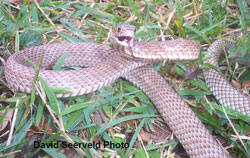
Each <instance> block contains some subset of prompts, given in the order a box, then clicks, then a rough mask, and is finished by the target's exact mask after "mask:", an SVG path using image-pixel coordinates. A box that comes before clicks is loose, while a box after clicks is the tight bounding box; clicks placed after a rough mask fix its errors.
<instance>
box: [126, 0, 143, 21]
mask: <svg viewBox="0 0 250 158" xmlns="http://www.w3.org/2000/svg"><path fill="white" fill-rule="evenodd" d="M128 4H129V6H130V7H131V9H132V11H133V12H134V13H135V15H136V16H137V17H138V18H139V19H140V21H141V22H142V23H144V22H143V19H142V16H141V14H140V12H139V11H138V9H137V6H136V5H135V3H134V2H133V1H131V0H128Z"/></svg>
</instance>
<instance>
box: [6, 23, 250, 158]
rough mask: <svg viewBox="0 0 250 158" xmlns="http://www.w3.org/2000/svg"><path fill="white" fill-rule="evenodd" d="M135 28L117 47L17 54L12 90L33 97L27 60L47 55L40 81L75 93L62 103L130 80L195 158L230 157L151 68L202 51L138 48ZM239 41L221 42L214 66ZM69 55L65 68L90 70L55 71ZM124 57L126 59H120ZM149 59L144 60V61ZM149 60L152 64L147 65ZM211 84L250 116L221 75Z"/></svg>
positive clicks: (175, 43) (119, 36)
mask: <svg viewBox="0 0 250 158" xmlns="http://www.w3.org/2000/svg"><path fill="white" fill-rule="evenodd" d="M134 34H135V27H134V26H131V25H128V24H120V25H119V26H118V27H117V28H116V29H115V30H114V31H113V34H112V41H113V45H114V47H115V48H116V49H118V50H119V51H116V50H114V49H112V48H111V47H109V46H107V45H99V44H93V43H61V44H52V45H42V46H37V47H31V48H27V49H24V50H22V51H19V52H17V53H15V54H13V55H12V56H11V57H10V58H9V59H8V61H7V64H6V68H5V76H6V79H7V82H8V85H9V87H10V88H11V89H13V90H15V91H23V92H27V93H30V92H31V89H32V84H33V79H34V76H35V69H34V68H33V67H31V66H30V64H29V63H28V62H27V61H26V60H25V59H24V56H25V57H27V58H29V59H30V60H31V61H32V62H34V63H35V64H38V63H39V60H40V58H41V56H42V54H43V53H44V59H43V62H42V69H41V70H40V73H39V76H41V77H42V78H43V79H44V80H46V81H47V83H48V85H49V86H50V87H54V88H69V89H71V90H72V93H70V94H57V97H68V96H76V95H82V94H86V93H89V92H91V91H95V90H97V89H100V88H102V87H104V86H105V85H108V84H110V83H112V82H114V81H115V80H116V79H117V78H119V77H120V76H122V77H125V78H126V79H128V80H129V81H131V82H132V83H133V84H135V85H136V86H138V87H139V88H140V89H142V90H143V91H144V92H145V93H146V94H147V95H148V96H149V97H150V98H151V100H152V101H153V103H154V105H155V106H156V108H157V110H158V111H159V112H160V114H161V116H162V118H163V119H164V120H165V121H166V123H167V124H168V125H169V126H170V128H171V129H172V131H173V132H174V134H175V136H176V137H177V138H178V139H179V141H180V142H181V144H182V145H183V147H184V148H185V150H186V151H187V152H188V154H189V155H190V157H230V156H229V155H227V154H226V152H225V151H224V149H223V148H222V147H221V146H220V145H219V144H218V143H217V142H216V141H215V139H214V138H213V137H212V135H211V134H210V133H209V131H208V130H207V129H206V128H205V126H204V125H203V124H202V123H201V121H200V120H199V119H198V117H197V116H196V115H195V114H194V112H193V111H192V109H191V108H190V107H189V106H188V105H187V104H186V103H185V102H184V101H183V100H181V98H180V97H179V96H178V95H177V94H176V92H175V91H174V90H173V89H172V88H171V87H170V86H169V85H168V83H167V82H166V81H165V80H164V79H163V78H162V77H161V75H160V74H159V73H158V72H157V71H155V70H154V69H153V68H152V67H150V66H149V65H147V63H148V62H155V61H158V60H162V59H163V58H164V59H167V60H175V61H178V60H195V59H197V58H198V56H199V52H200V50H199V46H198V44H197V43H196V42H195V41H192V40H171V41H164V42H133V37H134ZM237 38H238V37H237V36H230V37H228V39H230V40H225V39H224V40H223V39H221V40H217V41H215V42H214V43H213V44H212V45H211V46H210V47H209V52H210V53H209V54H207V55H208V56H209V55H212V54H215V55H212V58H210V59H209V60H208V62H209V63H210V64H214V65H216V66H218V64H217V57H218V56H219V54H220V53H221V52H222V51H223V50H224V48H226V47H230V46H231V45H232V44H233V43H234V42H233V40H236V39H237ZM66 52H70V55H69V56H68V57H67V58H66V60H65V62H64V65H63V66H72V65H78V66H84V67H86V68H84V69H81V70H67V71H53V70H47V69H49V68H51V67H52V66H53V65H54V64H55V63H56V61H57V60H58V59H59V58H60V57H61V56H62V55H63V54H65V53H66ZM119 52H122V53H119ZM141 58H144V59H141ZM145 58H146V59H145ZM204 75H205V79H206V83H207V85H208V87H209V88H210V89H211V90H212V91H213V94H214V95H215V96H216V98H217V99H218V100H219V101H220V102H221V104H224V105H227V106H230V107H232V108H234V109H236V110H238V111H240V112H241V113H243V114H246V115H249V114H250V98H248V97H245V96H243V95H241V94H238V93H237V91H236V90H235V89H234V88H233V87H231V86H230V85H229V84H228V83H226V81H225V80H224V79H223V78H222V77H221V76H220V75H218V73H217V72H216V71H215V70H210V71H209V72H207V71H204Z"/></svg>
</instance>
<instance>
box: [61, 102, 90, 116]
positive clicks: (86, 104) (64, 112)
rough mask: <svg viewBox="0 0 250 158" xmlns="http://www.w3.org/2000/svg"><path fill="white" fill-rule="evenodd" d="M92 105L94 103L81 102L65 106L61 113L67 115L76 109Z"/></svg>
mask: <svg viewBox="0 0 250 158" xmlns="http://www.w3.org/2000/svg"><path fill="white" fill-rule="evenodd" d="M90 105H92V103H80V104H74V105H71V106H69V107H67V108H65V109H64V110H63V111H62V113H61V115H66V114H69V113H71V112H74V111H78V110H82V109H84V108H86V107H88V106H90Z"/></svg>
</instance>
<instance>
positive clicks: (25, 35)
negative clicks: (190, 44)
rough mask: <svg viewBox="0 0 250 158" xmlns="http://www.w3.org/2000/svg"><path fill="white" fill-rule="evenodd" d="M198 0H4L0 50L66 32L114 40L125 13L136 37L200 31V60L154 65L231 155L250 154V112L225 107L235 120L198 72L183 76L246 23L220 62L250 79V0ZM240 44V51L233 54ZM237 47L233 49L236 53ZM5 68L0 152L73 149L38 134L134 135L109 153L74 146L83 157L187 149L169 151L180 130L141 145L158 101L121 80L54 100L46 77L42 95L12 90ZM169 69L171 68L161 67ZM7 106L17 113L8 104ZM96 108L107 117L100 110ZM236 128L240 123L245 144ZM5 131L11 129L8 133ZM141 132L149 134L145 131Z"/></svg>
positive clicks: (70, 138)
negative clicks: (239, 112)
mask: <svg viewBox="0 0 250 158" xmlns="http://www.w3.org/2000/svg"><path fill="white" fill-rule="evenodd" d="M195 2H196V3H195V4H192V3H190V1H172V0H170V1H167V2H165V0H155V1H135V2H134V1H132V0H128V1H123V0H121V1H117V0H113V1H107V2H102V3H99V2H96V3H90V2H75V1H51V0H46V1H42V0H41V1H40V2H39V3H37V4H35V3H30V2H29V1H28V0H25V1H23V2H21V3H10V2H7V1H1V2H0V6H1V7H0V39H1V41H0V44H1V46H2V47H3V48H4V49H3V52H2V53H1V54H0V55H1V56H0V59H1V61H4V59H5V56H6V55H10V54H12V53H14V52H17V51H18V50H21V49H24V48H27V47H29V46H34V45H41V44H45V43H58V42H62V41H70V42H94V43H103V44H110V42H109V39H108V33H109V31H110V28H112V27H113V26H116V25H117V24H118V23H119V22H122V23H124V22H128V23H130V24H133V25H135V26H136V27H137V33H136V40H141V41H157V40H162V39H163V38H165V39H172V38H174V39H177V38H186V39H193V40H196V41H197V42H199V43H200V46H201V49H202V52H201V56H200V58H199V60H197V61H192V62H185V63H183V62H177V63H175V64H172V63H166V64H163V66H162V64H157V65H154V67H155V68H156V69H158V70H159V71H160V72H161V73H162V75H163V76H164V77H165V78H166V80H168V81H169V82H170V84H171V85H172V86H173V87H174V88H175V89H176V91H177V92H178V94H179V95H180V96H181V97H182V98H183V99H184V100H185V101H186V102H188V103H189V104H190V106H191V107H192V108H193V110H194V112H195V113H196V114H197V115H198V117H199V118H200V119H201V120H202V122H204V124H205V125H206V127H207V128H208V129H209V130H210V131H211V132H212V133H213V134H214V136H215V137H216V138H218V140H220V141H221V142H222V144H223V145H224V146H226V147H227V150H228V151H229V153H230V154H231V155H232V156H237V157H247V152H249V150H250V143H249V131H250V126H249V117H246V116H244V115H236V114H235V112H234V111H232V110H231V109H229V108H226V110H225V111H226V113H227V114H228V117H229V118H230V120H231V122H232V124H233V128H232V127H231V125H230V124H229V120H228V119H227V117H226V116H225V114H224V110H223V109H222V108H221V106H219V105H218V103H217V101H216V100H215V98H214V97H213V96H212V95H211V92H210V91H209V90H208V89H207V87H206V85H205V82H204V77H203V74H202V72H201V71H197V73H196V74H195V75H194V76H193V77H195V79H193V78H190V79H188V80H185V81H183V76H184V73H185V72H187V71H188V69H189V68H192V67H195V68H197V69H198V68H205V67H207V65H206V64H204V63H203V61H204V60H205V59H204V58H203V54H204V53H206V51H205V48H207V47H208V46H209V45H210V44H211V43H212V42H213V41H215V40H216V39H218V38H220V37H222V36H223V35H226V34H229V33H232V32H235V31H240V30H242V32H243V33H245V37H246V38H245V40H244V39H242V40H241V42H240V44H239V45H238V47H235V48H234V49H233V51H232V52H231V54H229V56H227V57H228V58H230V59H232V60H230V64H229V66H228V65H227V66H225V63H227V58H225V57H222V58H221V60H220V64H221V65H223V68H224V71H225V72H226V77H227V78H228V79H229V80H232V79H233V80H234V81H235V82H236V83H240V84H242V83H243V84H244V83H246V82H247V80H250V75H249V74H250V70H249V65H250V57H249V52H250V51H249V50H250V49H249V41H250V40H249V33H248V32H247V31H249V21H250V20H249V19H250V17H249V12H247V10H249V8H247V3H248V6H249V2H244V1H240V0H237V1H236V2H235V1H232V0H229V1H225V2H224V3H220V1H215V0H212V1H208V0H204V1H195ZM238 52H240V54H237V53H238ZM234 54H236V55H237V56H236V57H235V56H233V55H234ZM66 56H67V54H65V56H63V57H62V58H61V59H60V61H58V63H57V65H56V67H55V69H61V66H60V64H61V63H62V62H63V58H65V57H66ZM0 68H1V70H0V105H1V106H0V110H1V113H0V127H1V126H5V129H2V128H0V129H1V130H0V134H1V138H0V143H1V144H0V156H1V155H3V156H9V157H14V156H15V155H19V154H25V155H27V156H34V155H40V156H41V155H43V154H45V155H49V156H51V157H67V156H69V153H68V152H66V151H65V150H64V151H63V150H62V149H54V148H43V149H42V148H39V149H36V150H31V148H32V141H34V140H35V139H34V136H39V138H40V139H42V142H44V143H53V142H57V141H67V142H70V143H74V142H78V143H82V142H93V141H103V140H106V141H112V142H114V143H122V142H123V143H125V142H127V143H129V144H130V147H129V148H128V149H124V148H123V149H112V152H111V150H96V149H93V148H89V149H88V148H87V149H83V148H82V149H78V150H77V152H76V153H74V154H75V155H77V153H78V156H79V157H80V155H82V154H83V153H85V155H86V156H88V157H94V156H96V157H102V156H105V157H110V156H111V155H112V154H118V155H120V156H121V157H128V156H131V155H132V156H135V157H141V156H143V157H145V156H146V155H148V156H150V157H160V156H163V154H164V153H165V154H167V155H168V156H173V155H174V154H176V155H181V156H183V154H184V155H185V153H183V151H181V150H175V151H173V149H174V147H176V146H177V145H178V140H177V139H175V138H171V139H170V138H169V140H168V141H167V142H165V143H161V144H159V145H156V144H155V143H152V142H151V141H148V142H146V143H144V144H143V146H142V143H141V141H140V139H138V136H139V135H140V133H139V132H140V130H141V129H142V128H144V129H145V128H146V129H154V123H153V122H152V120H155V119H156V118H159V117H160V116H159V115H157V113H156V111H155V110H153V109H154V107H153V103H152V102H151V101H150V98H148V97H147V96H146V95H145V94H144V93H143V92H142V91H141V90H139V89H137V88H136V87H135V86H133V85H132V84H131V83H129V82H127V81H125V80H118V81H117V82H115V83H114V84H113V85H112V86H108V87H105V88H102V89H101V90H98V91H97V92H93V93H91V94H90V95H83V96H77V97H71V98H66V99H57V98H55V96H54V92H55V90H53V89H51V88H49V87H48V86H47V85H46V81H43V80H41V84H42V89H40V95H38V96H35V95H34V93H33V94H32V95H30V94H27V95H26V94H24V93H15V94H13V93H12V92H11V90H10V89H8V87H7V85H6V81H5V78H4V74H3V70H4V66H2V65H1V64H0ZM167 72H168V73H167ZM169 72H170V73H169ZM166 73H167V74H168V75H165V74H166ZM38 79H39V78H38ZM34 90H35V89H34ZM57 91H67V90H65V89H61V90H57ZM45 94H47V95H45ZM10 109H12V110H14V111H15V112H13V113H8V111H10ZM98 113H101V114H99V115H98ZM13 116H14V118H15V119H14V118H12V117H13ZM98 116H100V117H101V118H102V119H103V121H102V120H101V119H100V118H99V119H98ZM8 117H9V119H10V120H11V121H12V122H9V125H5V124H4V122H5V121H4V119H7V118H8ZM96 117H97V118H96ZM13 120H15V122H13ZM129 120H130V121H129ZM136 120H139V121H136ZM131 121H132V122H131ZM135 124H136V125H135ZM11 129H13V131H12V130H11ZM233 129H235V130H236V131H237V132H238V134H239V135H240V138H241V139H242V142H243V144H242V143H241V142H240V141H239V137H237V136H236V134H235V132H234V130H233ZM7 130H10V132H12V136H11V137H10V136H9V133H7ZM5 133H6V134H5ZM79 133H80V134H79ZM119 134H120V135H119ZM82 135H84V136H82ZM8 137H10V141H8ZM140 137H144V135H143V133H142V135H140ZM30 144H31V145H30ZM72 150H74V149H71V151H70V152H71V153H72V152H73V151H72ZM174 152H175V153H174ZM165 156H166V155H165Z"/></svg>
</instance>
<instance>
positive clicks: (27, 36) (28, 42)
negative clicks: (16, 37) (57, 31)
mask: <svg viewBox="0 0 250 158" xmlns="http://www.w3.org/2000/svg"><path fill="white" fill-rule="evenodd" d="M42 41H43V37H42V35H41V34H40V33H38V32H37V31H34V30H27V31H24V32H22V33H21V34H20V45H21V46H23V47H24V48H27V47H30V46H38V45H41V44H42Z"/></svg>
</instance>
